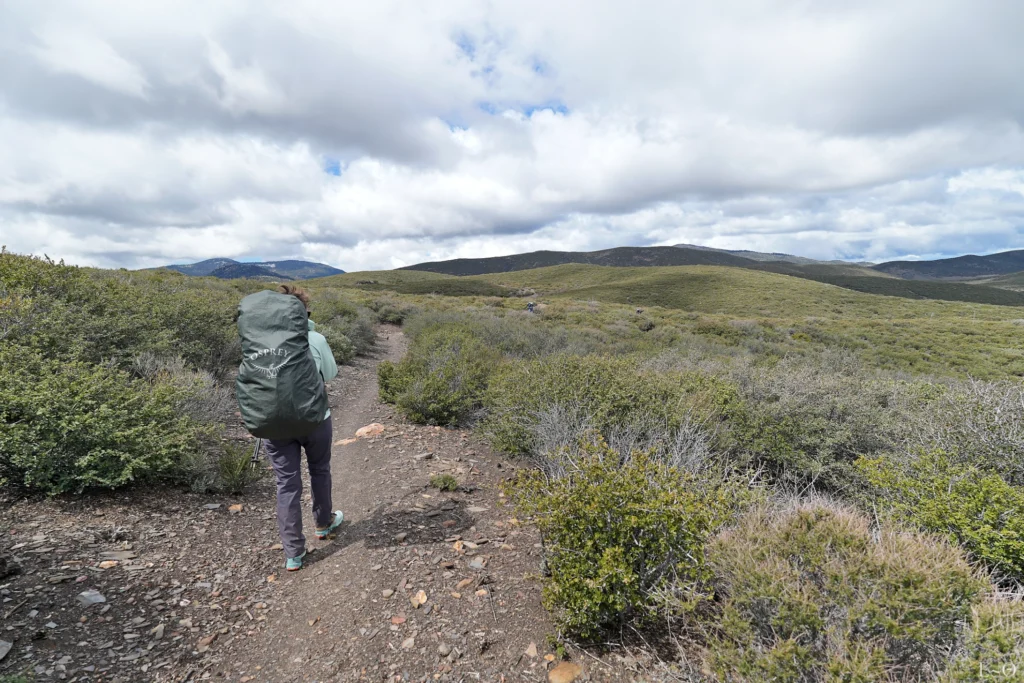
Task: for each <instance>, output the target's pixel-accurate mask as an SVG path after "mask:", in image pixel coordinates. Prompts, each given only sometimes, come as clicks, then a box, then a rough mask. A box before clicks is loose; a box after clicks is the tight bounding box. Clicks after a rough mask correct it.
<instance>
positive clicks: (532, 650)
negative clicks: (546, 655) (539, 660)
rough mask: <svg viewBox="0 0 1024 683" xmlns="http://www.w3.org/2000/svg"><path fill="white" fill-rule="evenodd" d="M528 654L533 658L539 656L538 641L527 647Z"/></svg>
mask: <svg viewBox="0 0 1024 683" xmlns="http://www.w3.org/2000/svg"><path fill="white" fill-rule="evenodd" d="M526 656H527V657H530V658H531V659H533V658H535V657H536V656H537V643H530V645H529V646H528V647H527V648H526Z"/></svg>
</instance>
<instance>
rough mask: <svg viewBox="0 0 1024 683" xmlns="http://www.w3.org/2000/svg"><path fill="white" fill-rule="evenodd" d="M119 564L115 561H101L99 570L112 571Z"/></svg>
mask: <svg viewBox="0 0 1024 683" xmlns="http://www.w3.org/2000/svg"><path fill="white" fill-rule="evenodd" d="M119 564H121V563H120V562H118V561H117V560H103V561H102V562H100V564H99V567H100V569H113V568H114V567H116V566H117V565H119Z"/></svg>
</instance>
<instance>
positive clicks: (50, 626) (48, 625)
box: [46, 621, 57, 628]
mask: <svg viewBox="0 0 1024 683" xmlns="http://www.w3.org/2000/svg"><path fill="white" fill-rule="evenodd" d="M46 628H57V624H55V623H53V622H52V621H48V622H46Z"/></svg>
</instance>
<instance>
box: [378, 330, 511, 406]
mask: <svg viewBox="0 0 1024 683" xmlns="http://www.w3.org/2000/svg"><path fill="white" fill-rule="evenodd" d="M499 360H500V357H499V356H498V354H497V353H496V352H494V351H493V350H491V349H489V348H487V347H486V346H484V344H483V343H481V342H480V340H479V339H477V338H476V337H475V336H473V334H472V333H471V332H470V331H468V330H466V329H464V328H460V327H443V328H432V329H430V330H428V331H425V332H423V333H422V334H420V335H419V336H417V337H416V339H415V340H414V342H413V344H412V346H411V347H410V349H409V352H408V353H407V354H406V356H405V358H403V359H402V360H401V361H400V362H399V363H398V364H397V365H393V364H391V363H382V364H381V365H380V366H378V370H377V377H378V384H379V387H380V396H381V400H383V401H386V402H391V403H394V404H395V405H397V406H398V408H399V409H400V410H401V411H402V413H403V414H404V415H405V416H406V417H408V418H409V419H410V420H412V421H414V422H419V423H423V424H438V425H455V424H459V423H462V422H465V421H466V420H468V419H469V418H470V416H471V415H472V414H473V413H474V411H476V410H477V409H478V408H479V407H480V400H481V396H482V394H483V391H484V388H485V386H486V383H487V378H488V376H489V375H490V373H491V372H492V370H493V369H494V367H495V366H496V365H497V364H498V362H499Z"/></svg>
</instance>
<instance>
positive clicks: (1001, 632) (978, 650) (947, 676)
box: [940, 599, 1024, 683]
mask: <svg viewBox="0 0 1024 683" xmlns="http://www.w3.org/2000/svg"><path fill="white" fill-rule="evenodd" d="M940 681H941V682H942V683H1021V681H1024V603H1021V602H1020V601H1019V600H1006V599H1002V600H992V601H989V602H986V603H983V604H981V605H978V606H977V607H975V609H974V614H973V615H972V619H971V628H970V631H969V632H968V634H967V638H966V642H965V643H964V644H963V646H962V648H961V649H960V651H959V652H957V653H956V654H955V656H954V659H953V663H952V665H951V666H950V667H949V668H948V669H947V670H946V672H945V673H944V675H943V676H942V677H941V678H940Z"/></svg>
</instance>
